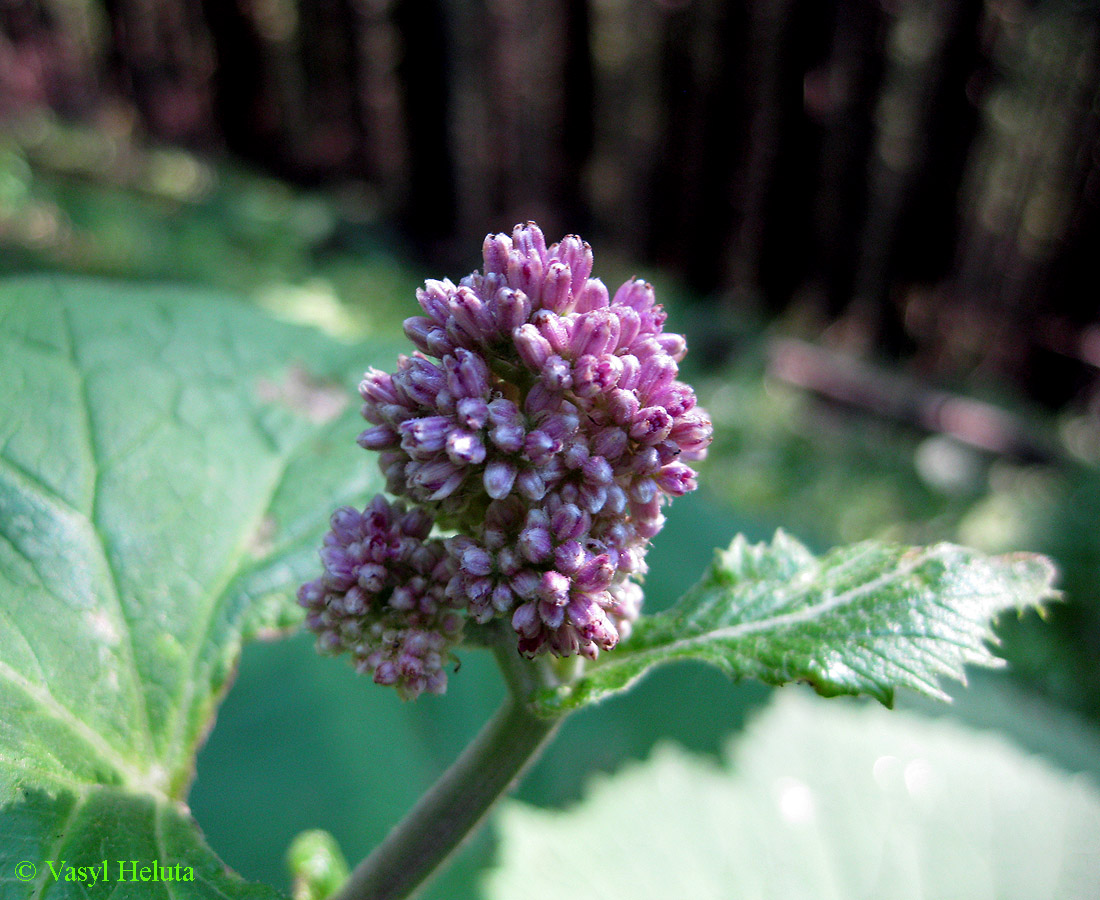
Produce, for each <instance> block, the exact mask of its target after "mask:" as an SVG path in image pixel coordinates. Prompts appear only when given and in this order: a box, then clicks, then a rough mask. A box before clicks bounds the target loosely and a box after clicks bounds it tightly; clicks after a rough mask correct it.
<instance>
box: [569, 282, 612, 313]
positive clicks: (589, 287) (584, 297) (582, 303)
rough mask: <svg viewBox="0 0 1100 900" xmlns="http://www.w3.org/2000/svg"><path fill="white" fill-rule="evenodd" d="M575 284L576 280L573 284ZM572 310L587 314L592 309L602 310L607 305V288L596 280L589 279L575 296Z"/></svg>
mask: <svg viewBox="0 0 1100 900" xmlns="http://www.w3.org/2000/svg"><path fill="white" fill-rule="evenodd" d="M573 283H574V284H576V280H574V282H573ZM574 293H575V296H576V303H575V305H574V307H573V308H574V309H575V310H576V311H577V312H579V313H584V312H589V311H590V310H593V309H603V308H604V307H605V306H607V305H608V303H609V300H608V295H607V287H606V286H605V285H604V283H603V282H602V281H600V280H599V279H598V278H589V279H588V280H587V281H586V282H585V283H584V287H583V288H581V291H580V293H579V294H576V292H574Z"/></svg>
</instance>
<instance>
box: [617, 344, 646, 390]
mask: <svg viewBox="0 0 1100 900" xmlns="http://www.w3.org/2000/svg"><path fill="white" fill-rule="evenodd" d="M619 363H620V364H621V365H622V367H623V368H622V372H621V373H620V374H619V384H618V386H619V387H620V388H622V389H623V390H624V391H634V390H637V388H638V384H639V382H640V381H641V374H642V364H641V363H640V362H639V361H638V357H637V356H635V355H634V354H632V353H624V354H623V355H622V356H620V357H619Z"/></svg>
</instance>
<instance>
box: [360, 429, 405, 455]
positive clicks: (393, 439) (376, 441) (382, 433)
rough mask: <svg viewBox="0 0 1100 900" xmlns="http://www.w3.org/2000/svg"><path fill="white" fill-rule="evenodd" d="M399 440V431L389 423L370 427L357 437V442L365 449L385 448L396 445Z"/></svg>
mask: <svg viewBox="0 0 1100 900" xmlns="http://www.w3.org/2000/svg"><path fill="white" fill-rule="evenodd" d="M398 441H399V439H398V436H397V432H396V431H394V430H393V429H392V428H390V426H389V425H375V426H374V427H373V428H368V429H367V430H366V431H364V432H363V433H362V434H360V435H359V437H358V438H357V439H356V443H358V444H359V446H360V447H362V448H363V449H364V450H385V449H387V448H389V447H396V446H397V444H398Z"/></svg>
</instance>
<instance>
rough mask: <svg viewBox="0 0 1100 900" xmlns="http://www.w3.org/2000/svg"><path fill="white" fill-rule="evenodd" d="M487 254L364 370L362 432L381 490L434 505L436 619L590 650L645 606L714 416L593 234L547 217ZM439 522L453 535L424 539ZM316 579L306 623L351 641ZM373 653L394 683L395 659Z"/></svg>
mask: <svg viewBox="0 0 1100 900" xmlns="http://www.w3.org/2000/svg"><path fill="white" fill-rule="evenodd" d="M483 252H484V260H485V265H484V268H483V270H482V271H480V272H475V273H473V274H471V275H469V276H467V277H466V278H464V279H462V280H461V281H460V282H459V283H458V284H457V285H456V284H454V283H452V282H451V281H449V280H443V281H428V282H427V283H426V284H425V286H424V288H423V289H421V290H420V291H418V292H417V299H418V300H419V301H420V305H421V307H422V309H423V312H424V315H422V316H417V317H414V318H410V319H408V320H407V321H406V322H405V333H406V334H407V335H408V337H409V339H410V340H411V341H412V342H413V343H414V344H415V345H416V347H417V352H415V353H413V354H412V355H411V356H402V357H401V358H400V359H399V360H398V366H397V371H396V372H395V373H393V374H388V373H385V372H381V371H378V370H371V371H369V372H367V374H366V376H365V377H364V379H363V382H362V384H361V385H360V394H361V395H362V398H363V408H362V412H363V416H364V417H365V418H366V419H367V421H368V422H370V423H371V427H370V428H368V429H367V430H365V431H364V432H363V433H362V434H361V435H360V436H359V443H360V444H361V445H362V446H363V447H365V448H368V449H371V450H378V451H381V455H380V458H379V462H380V465H381V467H382V470H383V472H384V474H385V476H386V486H387V490H388V491H389V492H390V493H392V494H394V495H395V496H398V497H402V498H405V499H406V500H408V501H410V502H411V503H412V504H414V512H410V513H403V515H418V516H420V517H422V518H420V519H418V523H420V524H419V527H420V530H422V531H423V534H422V535H420V536H419V537H418V538H417V540H418V541H420V542H421V547H422V550H421V551H419V552H422V553H424V554H427V555H426V556H425V560H426V559H427V557H428V556H430V557H431V560H432V564H431V572H430V573H429V572H427V571H422V569H423V568H424V566H426V565H427V563H426V562H425V563H424V564H423V565H422V566H421V568H420V569H417V570H416V572H415V575H416V577H418V578H420V579H422V581H423V588H422V589H421V588H417V590H423V591H424V592H426V593H425V596H427V595H430V596H431V598H432V600H431V603H430V604H429V605H431V606H432V609H433V613H432V615H436V614H437V613H436V612H434V610H437V609H446V610H447V611H448V613H447V615H454V612H455V611H461V612H462V613H463V614H464V615H465V616H466V617H467V618H469V619H472V620H474V621H475V622H478V623H485V622H489V621H491V620H493V619H497V618H502V619H506V620H507V621H509V622H510V623H511V626H512V627H513V628H514V630H515V631H516V633H517V635H518V643H519V649H520V652H522V653H523V654H525V655H527V656H535V655H537V654H540V653H545V652H550V653H553V654H555V655H557V656H572V655H575V654H581V655H584V656H587V657H589V658H595V657H596V655H597V654H598V653H599V652H600V651H605V650H610V649H611V648H612V647H614V646H615V644H616V643H617V642H618V641H619V640H620V639H621V638H623V637H625V635H626V634H627V633H628V631H629V628H630V623H631V622H632V621H633V620H634V619H635V618H636V617H637V616H638V613H639V609H640V606H641V589H640V587H639V585H638V580H639V579H640V578H641V577H642V576H643V575H644V573H645V559H644V557H645V550H646V548H647V546H648V544H649V541H650V539H651V538H653V536H654V535H656V534H657V532H658V531H659V530H660V529H661V526H662V524H663V523H664V516H663V515H662V513H661V507H662V505H663V504H664V503H665V502H666V501H667V500H669V499H670V498H672V497H675V496H679V495H681V494H684V493H686V492H688V491H690V490H694V488H695V486H696V485H695V472H694V471H693V470H692V469H691V468H690V467H689V466H688V465H687V464H686V463H687V462H691V461H695V460H699V459H702V458H703V456H704V455H705V453H706V448H707V446H708V444H709V443H710V439H711V423H710V420H709V417H708V416H707V415H706V413H705V412H704V411H703V410H701V409H700V408H699V407H697V406H696V405H695V394H694V392H693V391H692V389H691V388H690V387H689V386H688V385H686V384H684V383H683V382H681V381H679V380H677V374H678V365H677V364H678V363H679V361H680V360H681V359H682V358H683V356H684V353H685V352H686V344H685V342H684V339H683V338H682V337H681V336H680V335H677V334H670V333H667V332H665V331H664V330H663V326H664V322H665V313H664V311H663V309H662V308H661V307H660V306H659V305H657V304H656V302H655V298H654V293H653V288H652V287H651V286H650V285H649V284H648V283H646V282H644V281H640V280H636V279H635V280H631V281H628V282H626V283H625V284H623V285H622V286H621V287H620V288H619V289H618V290H617V291H616V292H615V294H614V296H610V295H609V293H608V291H607V289H606V288H605V287H604V285H603V283H602V282H601V281H599V280H598V279H595V278H591V277H590V273H591V271H592V251H591V248H590V247H589V246H588V244H586V243H584V242H583V241H581V240H580V239H579V238H577V237H575V236H570V237H566V238H564V239H563V240H562V241H561V242H559V243H557V244H554V245H553V246H550V247H547V246H546V242H545V240H544V238H543V235H542V232H541V231H540V230H539V228H538V227H537V226H536V225H535V224H533V223H528V224H527V225H519V226H516V228H515V229H514V230H513V232H512V235H511V236H510V237H509V236H508V235H504V234H497V235H490V236H488V237H486V239H485V244H484V247H483ZM376 502H377V501H376ZM431 522H434V523H435V524H436V525H437V526H439V527H440V528H443V529H447V530H449V531H453V532H455V536H453V537H450V538H447V539H445V540H438V539H437V540H435V541H432V540H425V539H426V537H427V534H428V531H427V530H424V529H425V527H426V528H428V529H430V523H431ZM423 523H428V524H427V525H426V526H425V525H424V524H423ZM356 534H358V532H356ZM336 535H337V527H336V523H335V520H334V528H333V532H332V533H331V534H330V535H329V539H326V541H327V542H328V543H327V546H326V550H325V551H323V552H322V556H323V557H324V556H325V553H326V552H328V553H329V556H330V557H331V559H332V562H331V564H330V559H329V558H325V565H326V578H328V579H330V580H331V579H332V578H334V577H335V579H336V582H337V583H338V584H342V583H343V580H341V577H342V576H341V575H340V573H343V572H345V571H346V570H347V569H348V567H349V565H350V563H349V562H348V561H347V559H348V551H347V549H346V548H347V547H348V546H349V545H352V544H356V543H357V542H361V539H360V538H358V537H357V538H355V539H353V540H345V539H344V538H342V537H336ZM330 539H331V540H330ZM341 547H342V548H344V549H343V550H341V552H339V553H337V552H334V551H333V548H341ZM428 548H431V549H430V550H429V549H428ZM402 559H404V558H402ZM408 565H410V563H407V562H404V561H402V562H400V563H399V564H398V568H397V569H394V572H395V573H400V574H402V575H403V574H405V570H401V569H400V566H406V567H407V566H408ZM372 571H373V570H372ZM387 571H389V570H387ZM332 573H336V574H335V575H334V574H332ZM344 580H346V579H344ZM322 582H325V579H322ZM371 583H372V584H373V582H371ZM417 583H418V584H420V582H417ZM311 584H312V585H317V584H318V583H317V582H314V583H311ZM387 584H388V585H389V586H388V587H387V588H385V589H384V590H392V591H394V593H396V592H397V591H396V588H395V585H396V584H397V582H394V583H392V584H391V583H390V582H387ZM307 589H308V590H307ZM350 589H351V586H350V584H349V586H348V588H343V590H350ZM320 591H321V588H319V587H311V585H307V586H306V587H305V588H303V592H305V597H306V598H305V599H303V600H302V602H303V604H304V605H306V606H307V608H309V609H310V610H311V619H310V625H311V627H313V628H314V630H316V631H318V634H319V635H320V641H321V643H322V646H325V645H326V644H329V645H332V647H333V648H334V649H341V648H345V647H347V646H348V642H347V640H346V639H344V638H342V637H339V635H342V632H341V631H340V628H339V627H338V626H337V625H334V624H333V623H334V622H336V621H337V620H338V619H340V616H339V615H335V614H331V613H329V614H328V618H327V620H326V619H325V615H324V614H323V613H322V612H321V611H320V609H319V608H318V607H317V601H316V600H314V599H311V598H313V597H315V595H318V594H319V592H320ZM330 595H331V594H326V596H330ZM388 596H392V595H388ZM402 596H403V595H402ZM387 602H388V603H389V606H390V607H392V602H390V601H387ZM311 604H312V605H311ZM339 605H340V604H339V603H338V604H337V606H339ZM343 605H344V607H346V606H347V603H346V600H345V601H343ZM353 605H355V604H353ZM381 605H382V607H383V608H385V607H386V602H384V603H383V604H381ZM343 615H344V617H345V618H346V617H347V615H354V614H343ZM385 615H391V612H386V613H385ZM392 615H396V616H398V618H400V617H401V616H403V615H413V614H412V613H409V614H405V613H404V612H402V611H400V610H394V611H393V612H392ZM315 619H316V624H314V620H315ZM393 621H394V622H396V621H397V619H394V620H393ZM401 621H402V622H411V620H410V619H408V618H406V619H402V620H401ZM433 621H434V620H433ZM393 627H396V625H394V626H393ZM407 627H410V628H416V629H419V630H420V631H423V630H424V629H426V628H430V627H431V626H430V625H429V624H428V622H427V620H418V622H417V624H416V625H412V624H409V625H407ZM352 630H353V631H354V629H352ZM383 630H385V629H383ZM391 630H392V628H391ZM449 633H455V634H456V633H457V631H454V632H449ZM330 635H337V637H332V636H330ZM352 646H354V645H352ZM371 652H374V651H371ZM361 658H362V659H364V660H365V659H368V658H370V659H375V660H376V661H375V662H374V663H371V664H369V665H368V668H370V666H373V668H370V670H371V671H373V672H374V674H375V680H380V679H379V672H380V671H381V672H383V676H384V678H383V679H382V680H385V679H386V678H389V676H390V672H391V670H390V669H389V668H384V667H383V661H378V660H381V659H382V658H381V657H377V656H373V657H372V656H370V654H369V653H368V654H367V655H366V656H362V655H361ZM386 659H387V660H388V659H389V657H387V658H386ZM394 665H395V666H396V663H395V664H394ZM417 677H419V676H417ZM413 682H415V679H413V680H412V681H409V680H407V681H406V682H404V683H406V684H408V683H413ZM415 683H418V684H419V682H415ZM426 684H427V682H425V685H426ZM424 689H431V688H430V687H425V688H424Z"/></svg>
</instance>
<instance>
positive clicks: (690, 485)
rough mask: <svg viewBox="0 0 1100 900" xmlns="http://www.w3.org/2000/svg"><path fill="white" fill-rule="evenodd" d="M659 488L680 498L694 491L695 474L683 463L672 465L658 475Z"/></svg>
mask: <svg viewBox="0 0 1100 900" xmlns="http://www.w3.org/2000/svg"><path fill="white" fill-rule="evenodd" d="M656 481H657V486H658V487H659V488H660V489H661V490H662V491H664V492H665V493H666V494H671V495H672V496H673V497H680V496H683V495H684V494H686V493H687V492H688V491H694V490H695V488H696V487H697V485H696V483H695V472H694V471H692V470H691V469H689V468H688V467H687V466H685V465H684V464H683V463H671V464H669V465H667V466H665V467H664V468H663V469H661V471H660V472H658V473H657V479H656Z"/></svg>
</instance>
